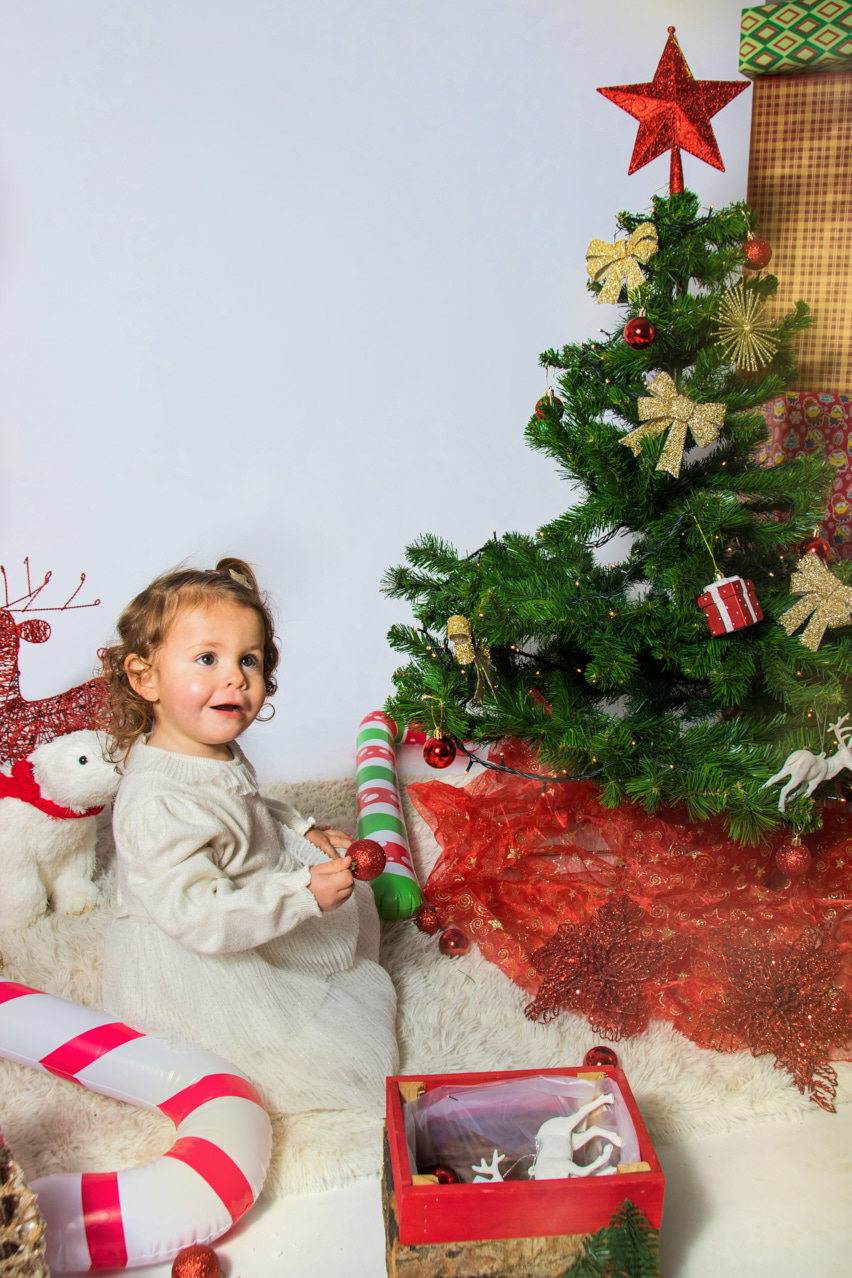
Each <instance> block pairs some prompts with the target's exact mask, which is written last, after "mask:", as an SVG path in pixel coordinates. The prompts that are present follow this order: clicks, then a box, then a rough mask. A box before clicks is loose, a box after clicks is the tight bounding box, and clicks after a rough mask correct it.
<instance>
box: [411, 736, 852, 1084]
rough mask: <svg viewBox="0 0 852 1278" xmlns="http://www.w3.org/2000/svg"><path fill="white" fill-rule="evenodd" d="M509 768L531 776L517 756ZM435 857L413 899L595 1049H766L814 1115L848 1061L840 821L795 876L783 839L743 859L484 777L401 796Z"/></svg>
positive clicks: (587, 797)
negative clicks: (597, 1040)
mask: <svg viewBox="0 0 852 1278" xmlns="http://www.w3.org/2000/svg"><path fill="white" fill-rule="evenodd" d="M504 752H505V761H506V763H507V764H508V766H510V767H516V768H519V769H522V770H524V771H533V770H534V765H533V766H531V761H530V757H529V755H528V753H527V752H526V751H525V750H524V748H523V747H521V746H511V745H510V746H508V747H504ZM409 794H410V796H411V798H412V801H413V802H414V805H415V807H416V808H417V810H418V812H419V813H420V814H421V816H422V817H423V818H424V820H425V821H426V822H427V823H428V825H429V826H430V827H431V829H432V830H433V831H434V833H435V836H436V838H437V840H438V842H439V844H440V845H441V847H442V849H443V850H442V852H441V854H440V856H439V858H438V861H437V862H436V864H435V867H434V869H433V871H432V873H431V875H430V876H429V879H428V881H427V883H426V887H425V896H426V899H427V900H428V901H431V902H432V903H433V904H434V905H435V906H437V908H438V910H439V912H440V914H441V919H442V923H443V924H444V925H445V926H447V925H450V924H452V925H454V926H456V927H459V928H461V929H462V930H463V931H464V932H466V933H467V935H468V936H470V937H471V938H472V939H473V940H475V941H476V942H477V944H478V945H479V948H480V950H481V952H482V954H483V955H484V956H485V957H486V958H488V959H490V960H491V961H492V962H493V963H496V964H497V965H498V967H500V968H501V969H502V971H503V972H505V973H506V975H507V976H509V977H511V979H512V980H513V981H515V982H516V984H518V985H519V986H521V988H522V989H524V990H526V991H528V993H529V994H530V995H531V996H532V1000H531V1002H530V1004H529V1006H528V1008H527V1014H528V1015H529V1016H531V1017H534V1018H536V1019H541V1020H547V1019H550V1018H551V1017H552V1016H554V1015H556V1014H557V1013H558V1011H560V1010H561V1009H562V1008H565V1009H569V1010H572V1011H577V1012H580V1013H581V1014H582V1015H584V1016H586V1017H587V1018H588V1019H589V1021H590V1023H591V1024H592V1025H594V1026H595V1028H596V1029H597V1030H598V1032H599V1033H601V1034H602V1035H603V1036H605V1037H608V1038H610V1039H617V1038H620V1037H622V1036H623V1035H625V1034H631V1033H636V1032H638V1031H639V1030H641V1029H643V1028H644V1027H645V1025H647V1022H648V1019H649V1017H652V1016H653V1017H662V1018H665V1019H668V1020H670V1021H672V1022H673V1023H674V1024H675V1025H676V1027H677V1028H678V1029H679V1030H680V1031H681V1033H683V1034H685V1035H686V1036H687V1037H688V1038H691V1039H692V1040H693V1041H694V1042H695V1043H697V1044H699V1046H702V1047H713V1048H717V1049H720V1050H724V1051H735V1050H738V1049H739V1048H743V1047H748V1048H750V1049H751V1050H752V1052H754V1054H755V1055H761V1054H763V1053H766V1052H771V1053H772V1054H773V1055H774V1056H775V1057H776V1061H777V1064H778V1067H779V1068H783V1069H787V1070H789V1072H790V1073H791V1074H792V1076H793V1078H794V1079H795V1081H796V1083H797V1084H798V1086H799V1088H800V1090H803V1091H804V1090H805V1089H807V1090H809V1091H810V1093H811V1096H812V1098H813V1099H814V1100H815V1101H816V1102H817V1103H818V1104H820V1105H823V1107H824V1108H827V1109H830V1108H832V1104H831V1100H832V1096H833V1094H834V1071H833V1070H831V1068H830V1066H828V1065H827V1062H828V1061H829V1060H830V1059H845V1060H848V1059H852V997H850V996H852V815H850V814H849V812H848V810H847V807H846V804H845V803H840V802H837V803H830V804H827V805H826V807H825V817H824V826H823V829H822V830H821V831H820V832H819V833H818V834H816V835H811V836H808V838H807V840H806V842H807V844H808V846H809V848H810V851H811V852H812V854H813V865H812V866H811V869H810V870H809V871H808V874H807V875H806V876H805V878H804V879H803V880H792V881H791V880H788V879H786V878H785V877H784V876H783V875H781V874H780V873H779V872H778V871H777V870H776V868H775V864H774V855H775V849H776V847H777V846H779V845H780V844H781V843H782V842H785V841H787V840H788V839H789V835H787V834H784V833H783V832H782V833H779V834H777V835H776V836H775V837H774V838H773V840H772V841H771V842H767V843H766V844H764V845H761V846H759V847H746V846H744V845H742V844H739V843H736V842H734V841H733V840H732V839H731V838H730V837H729V835H727V834H726V832H725V830H724V828H723V826H722V823H721V822H720V821H707V822H704V823H700V824H695V823H690V822H689V821H688V819H687V817H686V814H685V813H680V812H674V811H671V810H666V811H662V812H660V813H658V814H657V815H656V816H649V815H648V814H647V813H646V812H644V811H643V810H642V809H641V808H639V807H635V806H632V805H630V806H627V805H625V806H623V807H620V808H616V809H611V808H605V807H603V806H602V805H601V803H600V802H599V801H598V798H597V792H596V790H595V788H594V786H593V785H592V784H591V783H590V782H587V781H580V782H572V783H568V784H560V785H549V786H548V787H547V791H546V793H544V794H543V793H542V786H541V783H540V782H538V781H531V780H527V779H525V778H522V777H516V776H512V775H511V774H509V773H501V772H485V773H483V774H482V775H480V776H479V777H477V778H476V779H475V780H474V781H472V782H471V783H470V784H469V785H467V786H465V787H455V786H451V785H447V784H445V783H444V782H441V781H429V782H425V783H422V784H418V785H412V786H409Z"/></svg>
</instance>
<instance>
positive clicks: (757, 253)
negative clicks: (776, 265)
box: [743, 235, 772, 271]
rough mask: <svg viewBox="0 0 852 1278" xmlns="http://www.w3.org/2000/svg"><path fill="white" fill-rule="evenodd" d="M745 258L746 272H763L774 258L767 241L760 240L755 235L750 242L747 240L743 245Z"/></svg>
mask: <svg viewBox="0 0 852 1278" xmlns="http://www.w3.org/2000/svg"><path fill="white" fill-rule="evenodd" d="M743 257H744V258H745V264H746V270H749V271H761V270H763V268H764V266H768V265H769V262H770V260H771V258H772V249H771V247H770V246H769V244H768V243H767V241H766V240H760V239H758V238H757V236H756V235H755V236H752V238H751V239H750V240H746V242H745V244H744V245H743Z"/></svg>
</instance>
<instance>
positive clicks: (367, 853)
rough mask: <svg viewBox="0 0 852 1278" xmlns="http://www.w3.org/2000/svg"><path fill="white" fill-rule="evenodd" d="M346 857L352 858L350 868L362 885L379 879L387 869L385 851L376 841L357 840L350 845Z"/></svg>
mask: <svg viewBox="0 0 852 1278" xmlns="http://www.w3.org/2000/svg"><path fill="white" fill-rule="evenodd" d="M345 855H346V856H351V857H352V864H351V865H350V867H349V868H350V870H351V871H352V873H353V874H354V875H355V878H356V879H360V880H361V882H362V883H369V881H370V879H377V878H378V877H379V875H380V874H381V872H382V870H383V869H384V868H385V860H386V858H385V850H384V848H383V847H382V845H381V843H377V842H376V840H375V839H356V840H355V842H354V843H350V844H349V847H348V848H347V849H346V852H345Z"/></svg>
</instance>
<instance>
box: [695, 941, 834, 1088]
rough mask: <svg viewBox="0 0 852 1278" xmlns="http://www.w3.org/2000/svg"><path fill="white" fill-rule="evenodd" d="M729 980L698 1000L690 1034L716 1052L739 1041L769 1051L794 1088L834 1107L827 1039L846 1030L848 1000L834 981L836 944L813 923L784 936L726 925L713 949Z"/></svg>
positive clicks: (754, 1049)
mask: <svg viewBox="0 0 852 1278" xmlns="http://www.w3.org/2000/svg"><path fill="white" fill-rule="evenodd" d="M716 957H717V958H718V962H719V968H720V970H724V971H725V972H727V976H728V981H729V988H728V989H727V990H726V991H725V992H724V994H722V995H721V996H720V997H717V998H714V999H711V1000H710V1001H709V1002H708V1003H707V1004H705V1007H704V1010H703V1012H702V1015H701V1020H700V1022H699V1032H698V1034H696V1036H695V1037H696V1041H697V1042H700V1043H701V1045H702V1046H706V1047H713V1048H715V1049H716V1051H720V1052H733V1051H736V1050H738V1049H739V1048H740V1047H741V1046H742V1045H743V1043H745V1044H747V1045H748V1046H749V1047H750V1048H751V1053H752V1055H753V1056H762V1055H763V1054H764V1053H771V1054H772V1055H773V1056H775V1057H776V1061H775V1067H776V1069H786V1070H787V1071H788V1072H789V1073H790V1074H792V1076H793V1079H794V1081H795V1083H796V1086H797V1087H798V1089H799V1091H800V1092H802V1093H804V1092H805V1090H807V1091H808V1092H809V1093H810V1099H811V1100H813V1101H815V1102H816V1104H817V1105H820V1106H821V1107H822V1108H823V1109H827V1110H829V1111H830V1112H831V1113H834V1096H835V1092H836V1091H837V1074H836V1073H835V1071H834V1069H833V1068H832V1066H831V1065H829V1064H828V1055H829V1052H830V1050H831V1048H832V1047H836V1046H841V1045H843V1044H845V1043H848V1042H849V1040H850V1038H852V1000H850V999H849V997H848V996H847V995H846V994H844V993H843V992H842V990H841V989H840V988H839V987H838V984H837V982H838V980H839V979H840V973H839V957H840V956H839V951H838V948H837V946H836V944H835V943H834V941H833V940H831V938H830V937H828V936H827V935H826V934H825V933H824V932H823V931H821V930H820V929H819V928H811V929H810V930H808V931H806V932H803V933H802V934H801V935H800V936H798V937H797V938H796V939H795V940H794V941H792V942H789V943H788V942H786V941H781V940H778V939H774V938H772V937H767V936H765V935H762V934H761V933H760V932H755V931H751V930H749V931H745V930H743V931H736V930H733V929H731V930H730V932H729V933H728V937H727V941H726V943H725V944H724V946H723V947H720V948H719V950H718V953H717V956H716Z"/></svg>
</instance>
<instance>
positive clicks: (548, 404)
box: [535, 392, 563, 421]
mask: <svg viewBox="0 0 852 1278" xmlns="http://www.w3.org/2000/svg"><path fill="white" fill-rule="evenodd" d="M562 407H563V405H562V400H561V399H560V398H559V396H558V395H552V394H550V393H549V392H548V394H547V395H542V397H541V399H540V400H539V401H538V403H537V404H536V406H535V415H536V417H537V418H538V419H539V421H541V419H542V417H544V415H545V413H546V412H547V411H548V410H550V411H551V412H556V413H561V412H562Z"/></svg>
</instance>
